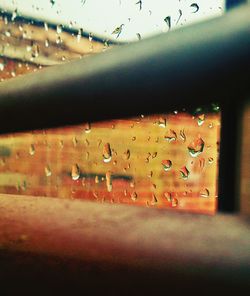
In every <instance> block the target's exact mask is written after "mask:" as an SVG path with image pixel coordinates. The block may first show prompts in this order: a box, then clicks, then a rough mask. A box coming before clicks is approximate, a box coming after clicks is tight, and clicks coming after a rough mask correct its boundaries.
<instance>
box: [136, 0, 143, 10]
mask: <svg viewBox="0 0 250 296" xmlns="http://www.w3.org/2000/svg"><path fill="white" fill-rule="evenodd" d="M135 4H136V5H137V4H139V10H142V0H139V1H138V2H136V3H135Z"/></svg>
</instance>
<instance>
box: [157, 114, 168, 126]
mask: <svg viewBox="0 0 250 296" xmlns="http://www.w3.org/2000/svg"><path fill="white" fill-rule="evenodd" d="M158 125H159V126H160V127H163V128H165V127H166V125H167V120H166V118H162V117H161V118H160V119H159V121H158Z"/></svg>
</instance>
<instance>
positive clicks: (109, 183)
mask: <svg viewBox="0 0 250 296" xmlns="http://www.w3.org/2000/svg"><path fill="white" fill-rule="evenodd" d="M106 186H107V191H108V192H111V191H112V176H111V172H110V171H108V172H107V173H106Z"/></svg>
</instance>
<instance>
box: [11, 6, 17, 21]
mask: <svg viewBox="0 0 250 296" xmlns="http://www.w3.org/2000/svg"><path fill="white" fill-rule="evenodd" d="M16 17H17V9H16V10H15V11H14V12H13V13H12V16H11V21H12V22H13V21H14V20H15V18H16Z"/></svg>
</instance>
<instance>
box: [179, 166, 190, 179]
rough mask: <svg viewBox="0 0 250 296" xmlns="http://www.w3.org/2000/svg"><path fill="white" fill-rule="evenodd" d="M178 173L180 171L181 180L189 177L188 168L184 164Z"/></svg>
mask: <svg viewBox="0 0 250 296" xmlns="http://www.w3.org/2000/svg"><path fill="white" fill-rule="evenodd" d="M180 173H181V178H182V179H183V180H187V179H188V177H189V174H190V172H189V170H188V169H187V167H186V166H184V167H182V168H181V169H180Z"/></svg>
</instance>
